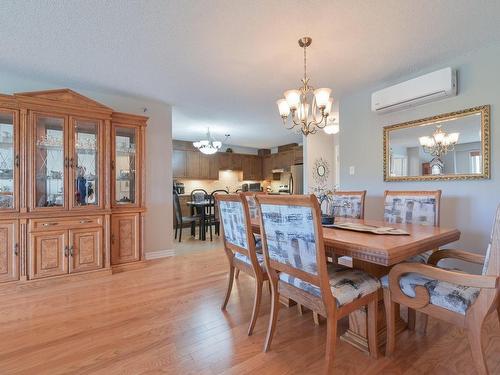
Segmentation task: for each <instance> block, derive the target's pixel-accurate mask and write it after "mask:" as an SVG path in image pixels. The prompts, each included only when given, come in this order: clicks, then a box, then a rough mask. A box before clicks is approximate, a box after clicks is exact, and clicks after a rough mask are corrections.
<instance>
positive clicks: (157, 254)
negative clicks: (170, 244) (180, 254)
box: [144, 249, 175, 260]
mask: <svg viewBox="0 0 500 375" xmlns="http://www.w3.org/2000/svg"><path fill="white" fill-rule="evenodd" d="M173 256H175V249H169V250H158V251H150V252H147V253H145V254H144V257H145V258H146V260H152V259H160V258H167V257H173Z"/></svg>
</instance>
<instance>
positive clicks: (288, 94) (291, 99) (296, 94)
mask: <svg viewBox="0 0 500 375" xmlns="http://www.w3.org/2000/svg"><path fill="white" fill-rule="evenodd" d="M284 96H285V99H286V102H287V103H288V106H289V107H290V109H292V110H296V109H298V108H299V105H300V91H299V90H288V91H285V93H284Z"/></svg>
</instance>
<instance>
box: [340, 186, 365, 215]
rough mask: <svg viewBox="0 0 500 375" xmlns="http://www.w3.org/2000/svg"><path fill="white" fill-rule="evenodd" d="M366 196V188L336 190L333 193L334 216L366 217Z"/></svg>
mask: <svg viewBox="0 0 500 375" xmlns="http://www.w3.org/2000/svg"><path fill="white" fill-rule="evenodd" d="M365 197H366V190H363V191H335V192H334V193H333V216H335V217H345V218H350V219H364V218H365Z"/></svg>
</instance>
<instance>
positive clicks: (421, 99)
mask: <svg viewBox="0 0 500 375" xmlns="http://www.w3.org/2000/svg"><path fill="white" fill-rule="evenodd" d="M455 95H457V74H456V71H455V70H453V69H452V68H444V69H441V70H437V71H435V72H432V73H429V74H425V75H423V76H420V77H417V78H413V79H410V80H409V81H406V82H401V83H398V84H397V85H394V86H391V87H387V88H385V89H383V90H379V91H377V92H374V93H373V94H372V111H373V112H377V113H383V112H390V111H395V110H398V109H403V108H407V107H413V106H416V105H420V104H423V103H428V102H431V101H434V100H439V99H443V98H447V97H450V96H455Z"/></svg>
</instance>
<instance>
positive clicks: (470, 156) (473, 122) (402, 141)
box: [384, 107, 489, 180]
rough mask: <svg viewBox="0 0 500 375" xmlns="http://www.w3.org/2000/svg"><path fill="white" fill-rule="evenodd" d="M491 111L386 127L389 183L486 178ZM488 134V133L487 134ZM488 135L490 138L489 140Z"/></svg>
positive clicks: (462, 113)
mask: <svg viewBox="0 0 500 375" xmlns="http://www.w3.org/2000/svg"><path fill="white" fill-rule="evenodd" d="M486 109H487V108H485V107H481V109H471V110H466V111H461V112H456V113H454V114H446V115H441V116H436V117H433V118H430V119H423V120H418V121H413V122H410V123H405V124H399V125H393V126H390V127H386V128H385V129H384V131H385V139H386V141H385V143H384V146H385V156H386V160H385V179H386V180H405V179H408V180H415V179H440V178H442V179H453V178H464V177H465V178H485V177H487V175H489V171H487V170H485V169H486V168H487V166H488V160H487V159H488V156H489V155H487V152H486V151H485V150H488V149H489V147H485V139H483V138H487V139H488V138H489V124H487V125H488V128H487V129H485V124H486V123H487V122H486V121H485V120H486V119H487V118H489V116H488V113H485V111H486ZM485 131H486V133H485ZM485 134H486V135H488V137H485Z"/></svg>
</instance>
